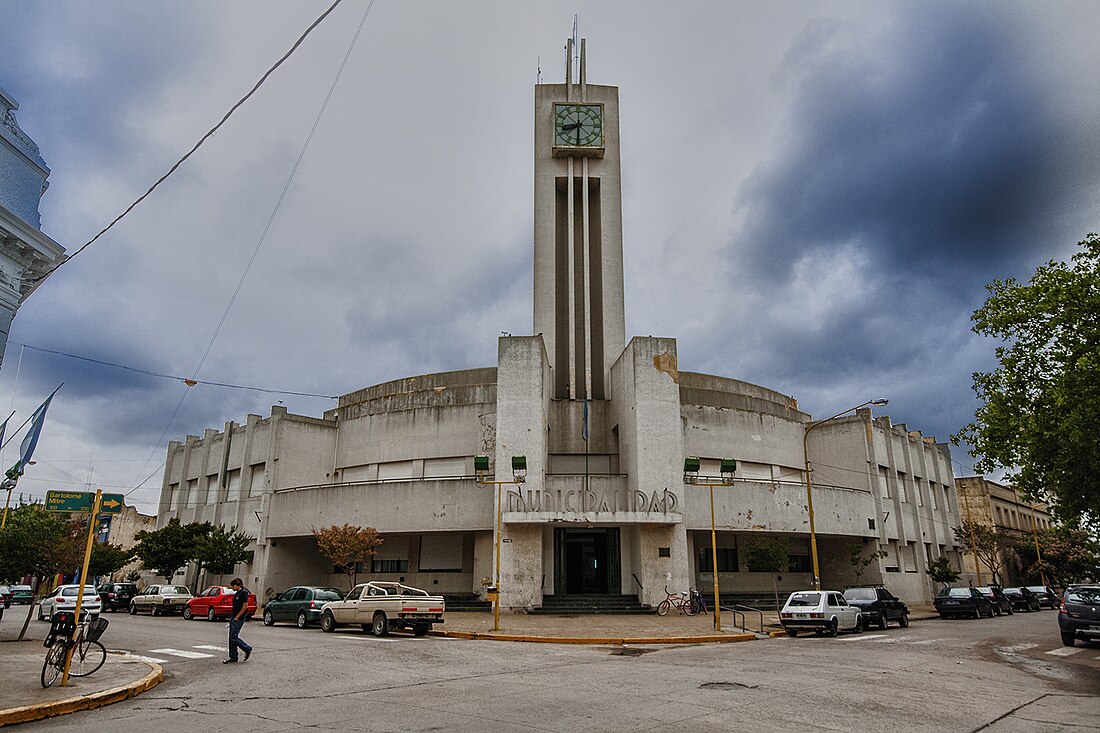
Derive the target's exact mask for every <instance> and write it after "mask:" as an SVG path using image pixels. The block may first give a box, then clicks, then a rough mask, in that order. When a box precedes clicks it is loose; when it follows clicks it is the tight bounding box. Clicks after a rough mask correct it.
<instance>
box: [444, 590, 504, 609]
mask: <svg viewBox="0 0 1100 733" xmlns="http://www.w3.org/2000/svg"><path fill="white" fill-rule="evenodd" d="M443 601H444V602H445V603H446V608H447V610H448V611H454V612H455V613H460V612H461V613H468V612H471V611H472V612H475V613H476V612H478V611H485V612H488V611H492V610H493V604H492V603H490V602H489V601H483V600H482V599H481V598H480V597H479V596H478V595H477V594H476V593H444V594H443Z"/></svg>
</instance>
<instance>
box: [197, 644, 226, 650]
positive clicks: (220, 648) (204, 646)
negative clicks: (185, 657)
mask: <svg viewBox="0 0 1100 733" xmlns="http://www.w3.org/2000/svg"><path fill="white" fill-rule="evenodd" d="M191 648H192V649H210V650H211V651H215V652H220V651H225V649H226V646H225V644H222V645H221V646H214V645H213V644H196V645H195V646H193V647H191Z"/></svg>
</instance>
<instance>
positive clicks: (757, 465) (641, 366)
mask: <svg viewBox="0 0 1100 733" xmlns="http://www.w3.org/2000/svg"><path fill="white" fill-rule="evenodd" d="M583 43H584V42H583V41H582V46H581V49H580V54H579V57H580V67H579V74H578V76H577V78H573V75H572V72H573V68H572V66H571V65H568V64H567V67H568V68H567V74H566V83H565V84H545V85H544V84H539V85H537V86H536V88H535V202H534V221H535V227H534V230H535V237H534V308H533V311H534V313H533V315H534V318H533V322H534V331H535V334H534V335H531V336H504V337H501V338H500V339H499V341H498V354H497V363H496V366H495V367H487V368H483V369H468V370H462V371H454V372H443V373H437V374H427V375H422V376H415V377H409V378H406V379H400V380H396V381H392V382H387V383H384V384H379V385H374V386H371V387H367V388H364V389H361V390H358V391H356V392H352V393H350V394H347V395H344V396H342V397H341V398H340V399H339V403H338V405H337V406H336V407H335V408H334V409H332V410H329V411H328V412H326V413H325V414H324V415H323V416H322V417H320V418H317V417H308V416H303V415H293V414H290V413H288V412H287V411H286V409H285V408H281V407H273V408H272V410H271V414H270V415H269V416H267V417H262V416H259V415H249V416H248V417H247V418H246V420H245V421H244V423H243V424H238V423H236V422H229V423H226V424H225V425H224V426H223V427H222V429H220V430H215V429H210V430H207V431H206V432H205V434H204V435H203V436H201V437H199V436H188V437H187V439H186V440H184V441H182V442H179V441H173V442H172V443H170V444H169V446H168V452H167V459H166V467H165V472H164V481H163V486H162V492H161V500H160V508H159V514H158V525H160V526H163V524H165V523H167V521H168V520H169V519H171V518H173V517H179V518H180V520H181V521H183V522H190V521H211V522H214V523H217V524H224V525H227V526H230V525H235V526H237V527H239V528H240V529H241V530H243V531H245V532H247V533H249V534H252V535H254V536H256V537H257V540H256V545H255V554H254V557H253V560H252V562H251V563H249V564H248V565H246V566H243V567H242V571H241V574H242V575H247V576H248V581H249V582H250V583H251V584H252V585H253V587H254V588H255V589H257V592H258V593H260V592H264V593H266V592H275V591H279V590H282V589H284V588H285V587H287V586H290V585H294V584H300V583H320V584H326V585H331V584H334V583H339V582H341V581H340V579H339V577H338V574H337V573H335V569H334V568H333V567H332V565H331V563H328V562H326V561H325V560H324V559H323V558H322V557H321V556H320V555H319V554H318V552H317V549H316V543H315V541H314V539H313V536H312V530H313V529H314V528H320V527H324V526H329V525H332V524H344V523H351V524H356V525H362V526H371V527H374V528H376V529H377V530H378V531H379V532H380V533H381V535H382V537H383V539H384V543H383V544H382V545H381V547H380V548H379V551H378V554H377V555H376V556H375V557H374V558H373V560H372V561H371V563H370V564H369V567H364V568H363V575H362V577H369V578H379V579H390V580H400V581H402V582H405V583H408V584H411V585H414V586H419V587H422V588H426V589H429V590H433V591H436V592H440V593H445V594H455V595H459V594H475V595H479V596H481V595H484V591H485V588H486V587H487V586H488V585H489V584H490V583H494V582H496V580H497V577H498V575H499V585H500V599H501V604H502V607H503V608H505V609H510V610H516V611H523V610H530V609H534V608H539V607H541V606H543V605H544V603H546V599H547V597H548V596H562V595H566V596H573V595H586V596H592V595H606V596H618V595H628V596H637V598H638V599H639V601H640V602H641V603H644V604H650V605H656V604H657V603H658V602H659V601H660V600H662V599H663V598H664V597H665V596H664V588H666V587H667V588H668V589H669V590H684V589H686V588H688V587H689V586H694V587H699V588H709V587H710V586H711V584H712V580H713V575H712V573H713V560H714V557H715V556H716V557H717V559H718V573H719V580H720V583H721V586H722V589H723V592H729V593H744V594H754V593H760V592H762V591H767V592H768V593H769V594H770V593H771V592H772V589H773V582H774V580H775V579H774V577H773V574H772V573H758V572H752V571H750V569H749V566H748V564H747V563H746V559H745V552H744V549H745V547H746V543H748V542H750V541H751V539H752V538H753V537H758V536H777V537H783V538H785V539H787V540H788V541H789V542H790V545H791V548H792V551H791V558H790V561H791V562H790V570H789V571H788V572H785V573H783V574H782V579H781V580H780V581H779V584H780V585H779V587H780V588H781V589H783V590H790V589H794V588H801V587H807V586H809V585H811V584H812V582H813V569H812V564H811V560H810V556H811V549H810V525H809V512H808V496H807V485H806V468H807V462H808V463H809V464H810V466H811V467H812V470H813V504H814V509H815V517H816V530H815V533H816V537H817V546H818V549H819V551H820V557H821V563H820V566H821V576H822V582H823V583H824V584H825V585H827V586H831V587H840V586H843V585H848V584H853V583H856V582H861V583H868V582H871V583H875V582H884V583H886V584H887V585H889V586H890V587H891V589H893V590H894V592H895V593H897V594H898V595H899V596H901V597H903V598H906V599H909V600H914V601H920V600H927V599H928V598H930V597H931V594H932V592H933V585H932V583H931V582H930V581H929V579H928V577H927V574H926V572H925V570H924V569H925V565H926V564H927V561H928V560H929V559H931V558H934V557H939V556H941V555H944V554H947V555H949V556H951V557H953V559H955V561H956V562H957V557H956V553H955V546H954V543H953V539H952V532H951V527H952V526H954V525H956V524H958V501H957V497H956V496H955V484H954V478H953V476H952V473H951V462H950V455H949V452H948V448H947V446H946V445H945V444H943V443H938V442H936V441H935V440H934V439H932V438H925V437H924V436H922V435H921V434H920V433H919V432H915V431H909V430H908V429H907V428H906V426H905V425H895V424H893V423H892V422H891V421H890V419H889V418H888V417H885V416H874V415H872V413H871V410H870V409H866V408H864V409H859V410H858V411H856V412H855V414H853V415H851V416H849V417H843V418H838V419H835V420H830V421H828V422H826V423H823V424H818V425H817V426H816V427H815V429H814V430H813V431H812V432H810V431H809V430H808V428H809V425H810V423H811V416H810V415H808V414H806V413H804V412H802V411H800V410H799V408H798V404H797V402H796V400H795V399H794V398H792V397H790V396H788V395H783V394H780V393H778V392H775V391H773V390H770V389H767V388H766V387H762V386H758V385H754V384H749V383H747V382H743V381H739V380H736V379H730V378H727V377H721V376H712V375H705V374H698V373H694V372H689V371H682V370H681V369H680V366H679V355H678V352H677V344H676V340H675V339H672V338H661V337H652V336H646V337H634V338H632V339H630V340H629V341H627V338H626V327H625V318H624V310H623V303H624V297H623V258H622V252H623V241H622V214H621V209H622V204H621V191H620V156H619V109H618V90H617V88H615V87H610V86H600V85H592V84H588V83H587V79H586V51H585V47H584V45H583ZM570 55H572V49H570ZM475 456H488V457H490V459H491V463H492V468H491V469H490V472H489V475H488V476H482V477H481V480H479V477H478V475H477V473H476V472H475V462H474V461H475ZM513 456H524V457H525V459H526V469H525V471H524V472H523V474H522V475H523V482H522V483H503V484H491V483H486V481H497V482H512V481H514V480H515V479H514V474H513V471H512V458H513ZM689 456H690V457H698V459H699V461H700V469H699V472H698V475H699V476H700V477H704V480H705V477H707V476H714V477H718V475H719V468H720V462H721V461H722V460H723V459H731V458H732V459H735V460H736V461H737V464H736V470H735V472H734V473H733V475H732V476H731V477H730V478H729V480H728V481H726V482H725V483H726V484H728V485H723V486H720V487H718V488H716V489H715V490H714V508H713V516H712V513H711V503H710V499H709V491H708V489H706V488H702V487H700V486H695V485H690V484H689V483H686V482H685V473H684V469H685V465H684V462H685V458H687V457H689ZM712 521H713V524H714V526H715V528H716V538H717V542H716V544H717V553H714V552H713V551H712V548H711V543H710V530H711V526H712ZM498 523H499V526H500V530H499V532H498V531H497V526H498ZM853 546H856V547H857V548H859V549H860V550H862V549H863V548H866V551H867V553H868V554H869V553H871V552H874V551H877V550H879V549H880V548H881V549H882V550H884V551H885V552H886V553H887V556H886V558H884V559H883V560H882V561H881V562H876V563H875V564H874V565H873V566H872V567H870V568H868V569H867V571H866V572H863V573H862V575H860V574H858V573H857V571H856V569H855V565H854V564H853V563H852V562H851V561H850V558H851V557H852V547H853ZM498 553H499V558H500V560H499V565H498V564H497V561H496V557H497V555H498Z"/></svg>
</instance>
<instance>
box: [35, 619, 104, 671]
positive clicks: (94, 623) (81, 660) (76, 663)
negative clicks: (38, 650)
mask: <svg viewBox="0 0 1100 733" xmlns="http://www.w3.org/2000/svg"><path fill="white" fill-rule="evenodd" d="M107 625H108V622H107V619H105V618H101V617H98V616H97V617H95V618H92V616H91V614H85V616H84V620H83V621H81V622H80V624H79V625H76V624H75V623H74V622H73V614H71V613H58V614H55V615H54V617H53V623H52V625H51V626H50V632H49V633H48V634H47V635H46V640H45V641H44V642H43V643H42V645H43V646H45V647H46V648H47V649H48V650H49V651H47V652H46V661H45V662H44V663H43V664H42V678H41V682H42V686H43V687H49V686H51V685H52V684H53V683H54V682H56V681H57V678H58V677H60V676H61V675H62V674H64V672H65V657H66V656H67V655H68V652H69V650H70V649H71V650H72V659H71V660H70V662H69V676H70V677H87V676H88V675H90V674H92V673H93V672H95V671H96V670H98V669H99V668H100V667H102V666H103V663H104V662H106V661H107V649H106V648H105V647H104V646H103V644H101V643H100V642H99V637H101V636H102V635H103V632H104V631H106V630H107ZM74 630H75V631H76V638H75V639H73V638H72V634H73V631H74Z"/></svg>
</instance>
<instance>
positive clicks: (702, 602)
mask: <svg viewBox="0 0 1100 733" xmlns="http://www.w3.org/2000/svg"><path fill="white" fill-rule="evenodd" d="M691 600H692V601H693V602H694V603H695V611H696V612H697V613H701V614H703V615H704V616H706V615H708V614H707V599H706V598H704V597H703V594H702V593H700V592H699V591H697V590H695V589H694V588H692V589H691Z"/></svg>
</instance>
